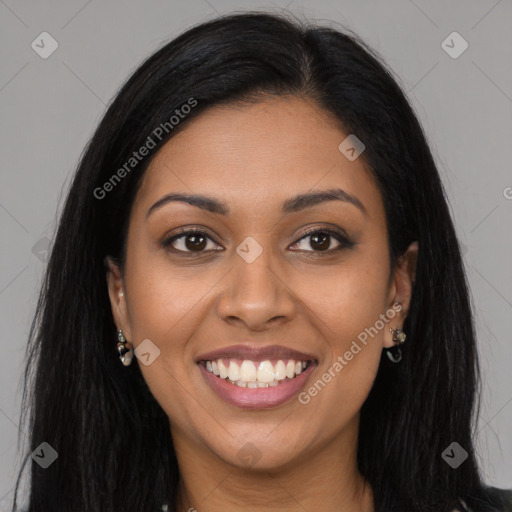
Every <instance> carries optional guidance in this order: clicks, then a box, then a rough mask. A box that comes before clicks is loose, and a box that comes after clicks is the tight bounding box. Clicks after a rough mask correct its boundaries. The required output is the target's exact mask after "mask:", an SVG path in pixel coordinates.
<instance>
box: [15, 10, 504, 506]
mask: <svg viewBox="0 0 512 512" xmlns="http://www.w3.org/2000/svg"><path fill="white" fill-rule="evenodd" d="M349 32H350V31H345V33H343V32H341V31H339V30H337V29H334V28H331V27H326V26H324V27H318V26H315V25H311V24H306V23H304V22H301V21H298V20H295V19H293V18H292V17H290V16H283V15H273V14H267V13H253V12H249V13H243V14H231V15H229V16H222V17H220V18H217V19H214V20H212V21H208V22H206V23H203V24H200V25H198V26H195V27H192V28H191V29H189V30H187V31H186V32H185V33H183V34H182V35H180V36H179V37H177V38H176V39H174V40H173V41H171V42H169V43H168V44H166V45H165V46H163V47H162V48H161V49H159V50H158V51H157V52H156V53H154V54H153V55H152V56H151V57H149V58H148V59H147V60H146V61H145V62H144V63H143V64H142V65H141V66H140V67H139V68H138V69H137V70H136V71H135V72H134V73H133V75H132V76H131V77H130V78H129V80H128V81H127V82H126V84H125V85H124V86H123V87H122V88H121V90H120V91H119V93H118V94H117V95H116V97H115V99H114V100H113V102H112V103H111V105H110V106H109V108H108V110H107V112H106V114H105V115H104V117H103V119H102V121H101V122H100V124H99V126H98V128H97V129H96V132H95V133H94V135H93V137H92V139H91V140H90V142H89V144H88V145H87V148H86V149H85V152H84V154H83V156H82V158H81V162H80V164H79V167H78V169H77V172H76V175H75V177H74V179H73V183H72V185H71V188H70V190H69V193H68V195H67V199H66V202H65V205H64V208H63V211H62V214H61V218H60V223H59V225H58V229H57V232H56V236H55V238H54V242H53V246H52V250H51V255H50V259H49V263H48V267H47V272H46V275H45V277H44V282H43V286H42V289H41V293H40V296H39V300H38V304H37V310H36V314H35V317H34V320H33V323H32V326H31V330H30V334H29V343H28V348H27V367H26V371H25V388H24V393H23V403H24V408H23V410H22V415H21V416H22V417H21V419H22V423H23V424H27V429H28V431H29V432H30V452H32V451H33V450H35V449H36V448H37V447H38V446H39V445H40V444H41V443H42V442H47V443H48V444H50V445H51V446H52V447H53V448H54V449H55V450H56V451H57V452H58V459H57V461H56V462H55V463H53V464H52V465H51V466H50V467H48V468H47V469H42V468H41V467H39V465H38V464H34V463H33V462H32V461H31V459H30V452H28V453H27V455H26V458H25V459H24V463H23V466H22V468H21V471H20V476H19V478H18V484H19V483H20V479H21V476H22V473H23V469H24V467H25V464H26V463H27V461H29V462H31V464H32V465H31V472H30V495H29V498H30V504H29V509H28V510H29V511H30V512H52V511H59V512H61V511H68V510H69V511H71V510H72V511H85V510H94V511H99V510H109V511H117V510H119V511H120V510H143V511H152V510H159V508H160V506H161V505H162V503H164V502H168V503H169V504H170V509H171V510H172V509H173V507H174V506H175V500H176V496H177V488H178V484H179V470H178V465H177V461H176V457H175V453H174V449H173V444H172V439H171V435H170V428H169V420H168V418H167V416H166V414H165V413H164V411H163V410H162V408H161V407H160V406H159V404H158V403H157V402H156V400H155V399H154V398H153V396H152V394H151V393H150V391H149V389H148V387H147V385H146V383H145V381H144V379H143V377H142V374H141V372H140V370H139V368H138V365H137V364H132V365H131V366H130V367H127V368H125V367H123V366H122V365H121V364H120V362H119V359H118V356H117V353H116V349H115V345H116V328H115V325H114V322H113V318H112V314H111V309H110V302H109V297H108V293H107V286H106V279H105V272H106V270H105V257H106V256H107V255H110V256H112V257H115V258H118V259H119V261H120V262H121V264H122V262H123V260H124V252H125V241H126V232H127V227H128V218H129V213H130V208H131V205H132V202H133V199H134V197H135V194H136V192H137V189H138V186H139V184H140V180H141V178H142V176H143V174H144V172H145V170H146V168H147V166H148V164H149V162H150V161H151V158H152V156H154V154H155V153H156V151H157V150H158V148H159V147H161V146H162V144H164V143H165V142H166V141H167V140H169V139H170V138H171V137H172V136H173V135H174V134H175V133H176V132H177V131H178V130H180V129H182V128H183V127H186V126H187V123H188V122H189V121H190V119H192V118H194V117H195V116H197V115H199V114H200V113H201V112H203V111H204V110H205V109H206V108H208V107H209V106H212V105H216V104H219V103H221V102H228V103H229V102H234V101H244V100H250V99H253V100H254V98H256V99H257V98H258V97H261V96H262V95H277V96H279V95H284V94H288V95H289V94H292V95H302V96H308V97H310V98H313V99H314V100H315V101H316V102H318V104H319V105H321V106H322V107H323V108H324V109H325V110H326V111H328V112H331V113H332V114H334V116H335V117H336V118H337V119H338V120H339V122H340V126H343V128H344V131H345V133H347V134H348V133H353V134H356V135H357V137H358V138H359V139H360V140H361V141H363V143H364V144H365V146H366V149H365V151H364V153H363V154H362V156H361V157H362V158H364V159H365V162H366V163H367V165H368V166H369V168H370V170H371V172H372V173H373V175H374V177H375V179H376V181H377V183H378V186H379V188H380V191H381V194H382V197H383V201H384V206H385V212H386V220H387V227H388V234H389V246H390V247H389V249H390V254H391V256H392V258H391V259H392V263H393V264H394V263H395V262H396V259H397V258H398V257H399V256H400V255H401V254H402V253H403V251H404V250H405V249H406V248H407V247H408V245H409V244H410V243H411V242H412V241H414V240H417V241H418V243H419V256H418V261H417V272H416V282H415V286H414V291H413V296H412V301H411V305H410V311H409V314H408V317H407V320H406V322H405V325H404V330H405V332H406V333H407V335H408V341H407V343H405V344H404V346H403V349H402V350H403V359H402V361H401V362H400V364H392V363H391V362H389V360H388V358H387V357H384V356H383V358H382V360H381V364H380V368H379V372H378V375H377V377H376V379H375V383H374V386H373V388H372V390H371V392H370V395H369V396H368V398H367V400H366V401H365V403H364V405H363V408H362V411H361V422H360V436H359V445H358V464H359V469H360V471H361V473H362V474H363V475H364V477H365V478H366V479H367V480H368V481H369V483H370V484H371V486H372V488H373V493H374V500H375V507H376V508H375V510H376V511H381V512H383V511H386V512H388V511H411V510H414V511H417V512H423V511H424V512H426V511H429V512H433V511H435V512H440V511H451V510H452V509H453V508H454V507H455V506H457V504H458V503H459V501H458V500H459V499H460V498H461V499H463V500H464V501H465V502H466V503H467V504H468V505H469V506H471V507H473V508H474V510H480V511H490V510H494V508H492V503H491V502H492V500H491V498H490V494H488V493H487V492H486V487H485V485H484V483H483V482H482V480H481V477H480V474H479V470H478V466H477V460H476V454H475V452H474V446H473V440H472V439H473V435H474V430H473V429H474V425H475V424H476V422H475V419H476V412H477V410H478V407H476V405H477V404H476V402H475V400H476V398H477V397H478V393H477V392H478V387H479V371H478V364H477V352H476V345H475V334H474V327H473V321H472V313H471V308H470V301H469V298H468V287H467V282H466V277H465V273H464V269H463V265H462V260H461V255H460V249H459V244H458V242H457V238H456V234H455V229H454V226H453V223H452V220H451V217H450V213H449V208H448V206H447V201H446V198H445V195H444V191H443V187H442V184H441V181H440V177H439V174H438V171H437V169H436V166H435V163H434V160H433V158H432V154H431V151H430V149H429V147H428V144H427V141H426V137H425V135H424V133H423V131H422V128H421V126H420V124H419V122H418V120H417V117H416V115H415V114H414V112H413V110H412V108H411V106H410V105H409V103H408V101H407V99H406V97H405V95H404V93H403V92H402V90H401V88H400V87H399V85H398V84H397V81H396V79H395V78H394V77H393V73H392V72H391V71H390V70H389V69H388V68H387V67H386V65H385V64H384V63H383V62H382V59H381V58H380V57H379V56H378V54H377V52H375V50H373V49H371V48H370V47H368V46H367V45H366V44H365V43H363V42H362V41H361V40H359V38H358V37H357V36H356V35H355V34H353V33H351V32H350V33H349ZM193 102H195V103H194V106H193V108H189V109H188V110H187V112H189V113H188V114H187V115H186V116H183V118H181V117H180V121H179V124H176V126H175V127H174V126H172V123H170V122H169V120H170V119H171V116H173V115H176V110H178V111H179V112H184V111H185V109H183V108H182V107H183V105H186V104H188V105H189V106H190V105H192V103H193ZM180 109H181V110H180ZM165 123H167V124H165ZM159 126H160V127H162V126H164V127H165V128H166V129H165V130H164V129H163V128H162V129H161V130H160V131H161V132H162V133H161V134H160V135H161V140H160V139H158V137H155V136H154V133H155V132H154V130H155V129H156V128H157V127H159ZM158 133H160V132H158ZM152 134H153V136H152V140H153V142H154V143H155V146H156V147H155V148H154V149H152V150H151V154H150V155H149V156H147V157H146V158H144V159H141V161H139V162H137V164H136V165H132V166H131V167H127V166H126V162H127V161H129V159H130V157H131V156H132V154H133V152H134V151H137V150H138V149H139V148H140V147H142V146H143V145H144V144H146V143H147V140H148V139H147V138H148V136H151V135H152ZM132 163H133V162H132ZM123 166H124V169H125V171H126V172H125V173H122V172H121V173H119V172H118V170H119V169H121V168H123ZM116 173H117V176H118V177H120V174H122V179H117V178H116V179H113V175H114V174H116ZM106 183H110V185H107V186H106V185H105V184H106ZM107 189H108V193H104V192H105V190H107ZM102 191H103V192H102ZM28 413H30V414H29V415H28V416H29V418H30V419H28V418H27V414H28ZM454 441H455V442H457V443H458V444H459V445H460V446H461V447H462V448H463V449H464V450H465V451H466V452H467V453H468V458H467V460H465V461H464V462H463V463H462V464H461V465H460V466H459V467H458V468H457V469H453V468H452V467H451V466H450V465H449V464H447V462H445V460H443V457H442V456H441V455H442V453H443V451H444V450H445V449H446V448H447V447H448V446H449V445H450V444H451V443H452V442H454ZM18 487H19V485H17V489H18ZM15 507H16V500H15V503H14V509H15Z"/></svg>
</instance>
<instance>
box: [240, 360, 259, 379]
mask: <svg viewBox="0 0 512 512" xmlns="http://www.w3.org/2000/svg"><path fill="white" fill-rule="evenodd" d="M240 378H241V379H242V380H243V381H244V382H251V381H255V380H256V366H255V364H254V363H253V362H252V361H248V360H247V359H245V360H244V361H243V363H242V365H241V366H240Z"/></svg>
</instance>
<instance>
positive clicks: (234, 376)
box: [228, 361, 240, 382]
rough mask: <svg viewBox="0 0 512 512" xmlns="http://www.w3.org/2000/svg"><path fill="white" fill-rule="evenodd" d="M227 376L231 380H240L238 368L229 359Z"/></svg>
mask: <svg viewBox="0 0 512 512" xmlns="http://www.w3.org/2000/svg"><path fill="white" fill-rule="evenodd" d="M228 378H229V380H232V381H233V382H234V381H236V380H240V368H239V367H238V365H237V364H236V363H235V362H234V361H231V362H230V363H229V368H228Z"/></svg>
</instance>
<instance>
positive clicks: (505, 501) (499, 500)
mask: <svg viewBox="0 0 512 512" xmlns="http://www.w3.org/2000/svg"><path fill="white" fill-rule="evenodd" d="M484 491H485V495H486V498H487V499H486V502H487V503H488V504H490V505H492V506H493V507H494V510H495V511H496V512H512V489H498V488H497V487H485V489H484ZM453 512H478V510H476V509H474V508H471V507H469V506H468V505H466V503H465V501H464V500H461V505H460V508H457V509H455V510H453Z"/></svg>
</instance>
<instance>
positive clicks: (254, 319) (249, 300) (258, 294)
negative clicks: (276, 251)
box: [217, 250, 297, 331]
mask: <svg viewBox="0 0 512 512" xmlns="http://www.w3.org/2000/svg"><path fill="white" fill-rule="evenodd" d="M271 252H272V251H270V250H264V251H263V253H262V254H261V255H260V256H259V257H258V258H257V259H256V260H254V261H253V262H251V263H248V262H247V261H244V259H243V258H241V257H239V256H238V254H235V255H234V260H235V261H234V264H233V268H232V271H231V272H229V273H228V275H227V276H226V278H227V281H226V285H225V288H224V289H223V291H222V294H221V296H220V298H219V300H218V302H217V311H218V314H219V316H220V317H221V318H222V319H223V320H224V321H226V322H228V323H231V324H241V325H245V326H246V327H247V328H248V329H251V330H254V331H263V330H265V329H267V328H269V327H270V326H272V327H274V326H276V325H279V324H285V323H288V322H289V321H290V320H291V319H292V318H293V316H294V315H295V314H296V307H297V305H296V304H297V302H296V300H295V299H294V295H293V292H292V290H291V289H290V287H289V286H288V285H287V283H286V281H285V280H284V279H283V276H280V275H279V271H278V270H275V269H273V268H271V263H272V262H271ZM274 268H277V265H274Z"/></svg>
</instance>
